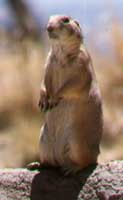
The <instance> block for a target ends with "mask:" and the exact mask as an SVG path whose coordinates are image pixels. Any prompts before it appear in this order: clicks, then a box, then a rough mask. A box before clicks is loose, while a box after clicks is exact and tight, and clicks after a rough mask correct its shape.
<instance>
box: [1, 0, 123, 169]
mask: <svg viewBox="0 0 123 200" xmlns="http://www.w3.org/2000/svg"><path fill="white" fill-rule="evenodd" d="M122 8H123V1H122V0H118V1H115V0H110V1H105V0H101V1H98V0H83V1H81V0H68V1H66V0H59V1H57V0H45V1H40V0H25V1H24V0H0V94H1V95H0V168H3V167H24V166H26V164H27V163H29V162H31V161H35V160H37V159H38V138H39V132H40V128H41V125H42V123H43V118H44V116H43V115H42V114H41V113H40V111H39V108H38V100H39V89H40V82H41V80H42V77H43V75H44V68H43V66H44V62H45V58H46V55H47V52H48V48H49V46H48V43H49V42H48V38H47V33H46V31H45V27H46V24H47V21H48V18H49V16H50V15H53V14H67V15H71V16H72V17H73V18H76V19H77V20H78V21H79V22H80V24H81V26H82V29H83V33H84V38H85V40H84V41H85V45H86V47H87V49H88V50H89V52H90V54H91V57H92V59H93V64H94V68H95V71H96V75H97V79H98V82H99V86H100V89H101V93H102V98H103V109H104V135H103V138H102V143H101V156H100V158H99V160H100V161H101V162H104V161H108V160H111V159H123V12H122Z"/></svg>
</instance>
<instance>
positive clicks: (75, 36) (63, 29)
mask: <svg viewBox="0 0 123 200" xmlns="http://www.w3.org/2000/svg"><path fill="white" fill-rule="evenodd" d="M47 32H48V36H49V38H50V40H51V42H53V43H57V42H59V43H60V44H63V45H65V44H66V45H67V44H68V43H72V44H73V43H76V44H81V42H82V41H83V36H82V31H81V28H80V25H79V23H78V22H77V21H76V20H74V19H73V18H71V17H69V16H65V15H54V16H51V17H50V19H49V21H48V24H47Z"/></svg>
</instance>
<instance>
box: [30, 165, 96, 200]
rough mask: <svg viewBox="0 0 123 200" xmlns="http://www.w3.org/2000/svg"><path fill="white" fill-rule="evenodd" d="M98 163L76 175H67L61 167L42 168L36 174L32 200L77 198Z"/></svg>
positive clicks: (72, 199) (71, 199) (32, 188)
mask: <svg viewBox="0 0 123 200" xmlns="http://www.w3.org/2000/svg"><path fill="white" fill-rule="evenodd" d="M95 168H96V165H91V166H89V167H88V168H85V169H84V170H83V171H81V172H79V173H77V174H76V175H67V176H65V175H64V174H63V172H61V170H60V169H59V168H57V169H55V168H42V169H41V171H40V172H39V173H38V174H36V175H35V177H34V179H33V181H32V187H31V197H30V198H31V200H57V199H58V200H69V199H70V200H76V199H77V197H78V195H79V192H80V190H81V189H82V187H83V185H84V184H85V182H86V179H87V178H88V177H89V176H90V175H91V173H92V172H93V170H94V169H95Z"/></svg>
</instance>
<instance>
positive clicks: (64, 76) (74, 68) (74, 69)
mask: <svg viewBox="0 0 123 200" xmlns="http://www.w3.org/2000/svg"><path fill="white" fill-rule="evenodd" d="M48 67H49V68H50V70H48V71H50V73H51V74H50V76H51V87H52V91H53V93H54V94H55V93H56V92H57V91H58V90H59V89H60V88H61V87H63V86H64V85H65V83H67V82H68V81H69V80H70V79H72V78H73V77H75V76H78V75H80V69H79V66H78V65H77V60H76V61H73V62H70V63H65V64H64V62H63V63H60V62H58V61H57V60H54V61H53V62H51V65H50V66H48Z"/></svg>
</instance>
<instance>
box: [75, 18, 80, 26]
mask: <svg viewBox="0 0 123 200" xmlns="http://www.w3.org/2000/svg"><path fill="white" fill-rule="evenodd" d="M74 22H75V23H76V25H77V26H78V27H79V28H80V25H79V22H78V21H77V20H74Z"/></svg>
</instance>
